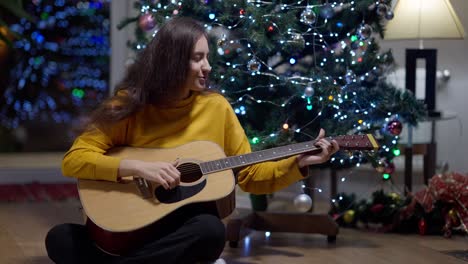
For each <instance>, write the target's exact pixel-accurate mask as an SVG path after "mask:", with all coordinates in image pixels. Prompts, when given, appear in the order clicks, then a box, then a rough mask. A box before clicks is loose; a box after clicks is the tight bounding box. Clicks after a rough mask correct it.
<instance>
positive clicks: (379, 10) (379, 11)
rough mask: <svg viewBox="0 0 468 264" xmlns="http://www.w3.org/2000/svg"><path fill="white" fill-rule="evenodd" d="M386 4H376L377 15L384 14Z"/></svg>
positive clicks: (386, 9) (386, 8)
mask: <svg viewBox="0 0 468 264" xmlns="http://www.w3.org/2000/svg"><path fill="white" fill-rule="evenodd" d="M388 9H389V8H388V6H387V5H386V4H379V5H378V6H377V9H376V12H377V14H378V15H379V16H385V15H386V14H387V11H388Z"/></svg>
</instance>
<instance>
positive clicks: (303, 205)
mask: <svg viewBox="0 0 468 264" xmlns="http://www.w3.org/2000/svg"><path fill="white" fill-rule="evenodd" d="M294 207H296V210H297V211H299V212H302V213H305V212H308V211H309V210H310V209H311V208H312V198H310V196H309V195H307V194H304V193H303V194H299V195H298V196H296V198H294Z"/></svg>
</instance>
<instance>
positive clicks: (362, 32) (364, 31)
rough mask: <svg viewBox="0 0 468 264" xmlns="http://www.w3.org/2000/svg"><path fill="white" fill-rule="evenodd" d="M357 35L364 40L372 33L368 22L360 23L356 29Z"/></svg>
mask: <svg viewBox="0 0 468 264" xmlns="http://www.w3.org/2000/svg"><path fill="white" fill-rule="evenodd" d="M358 35H359V38H360V39H361V40H366V39H368V38H369V37H370V36H371V35H372V27H371V26H370V25H368V24H364V25H361V26H360V27H359V29H358Z"/></svg>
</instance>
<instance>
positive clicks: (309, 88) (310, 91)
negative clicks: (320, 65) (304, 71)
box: [304, 82, 315, 97]
mask: <svg viewBox="0 0 468 264" xmlns="http://www.w3.org/2000/svg"><path fill="white" fill-rule="evenodd" d="M314 93H315V91H314V88H313V87H312V82H310V83H308V84H307V87H306V88H305V89H304V95H305V96H307V97H312V96H314Z"/></svg>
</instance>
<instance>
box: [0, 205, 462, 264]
mask: <svg viewBox="0 0 468 264" xmlns="http://www.w3.org/2000/svg"><path fill="white" fill-rule="evenodd" d="M78 208H79V203H78V201H76V200H71V201H65V202H40V203H37V202H36V203H33V202H29V203H1V204H0V263H2V264H10V263H12V264H22V263H31V264H46V263H52V262H51V261H50V260H49V259H48V258H47V256H46V252H45V248H44V243H43V240H44V237H45V235H46V233H47V231H48V230H49V229H50V228H51V227H52V226H54V225H55V224H59V223H63V222H74V223H80V221H81V214H80V212H79V209H78ZM454 250H460V251H463V250H468V240H467V238H466V237H462V236H457V237H453V238H451V239H446V238H443V237H439V236H419V235H398V234H376V233H371V232H363V231H357V230H353V229H341V230H340V234H339V235H338V239H337V242H336V244H333V245H329V244H327V241H326V238H325V237H324V236H321V235H313V234H312V235H310V234H309V235H306V234H291V233H289V234H286V233H272V234H271V235H270V236H269V237H266V236H265V234H264V233H263V232H256V231H255V232H252V233H250V235H249V236H247V237H246V239H244V240H242V241H241V242H240V243H239V247H238V248H235V249H233V248H229V246H228V245H226V248H225V251H224V253H223V256H222V257H223V258H224V259H225V260H226V261H227V263H230V264H248V263H250V264H254V263H268V264H270V263H271V264H276V263H282V264H283V263H287V264H299V263H330V264H335V263H336V264H338V263H340V264H341V263H377V264H379V263H382V264H383V263H412V264H418V263H421V264H431V263H444V264H451V263H466V262H465V261H463V260H462V259H460V258H456V257H453V256H450V255H448V254H446V253H445V252H446V251H454Z"/></svg>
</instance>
